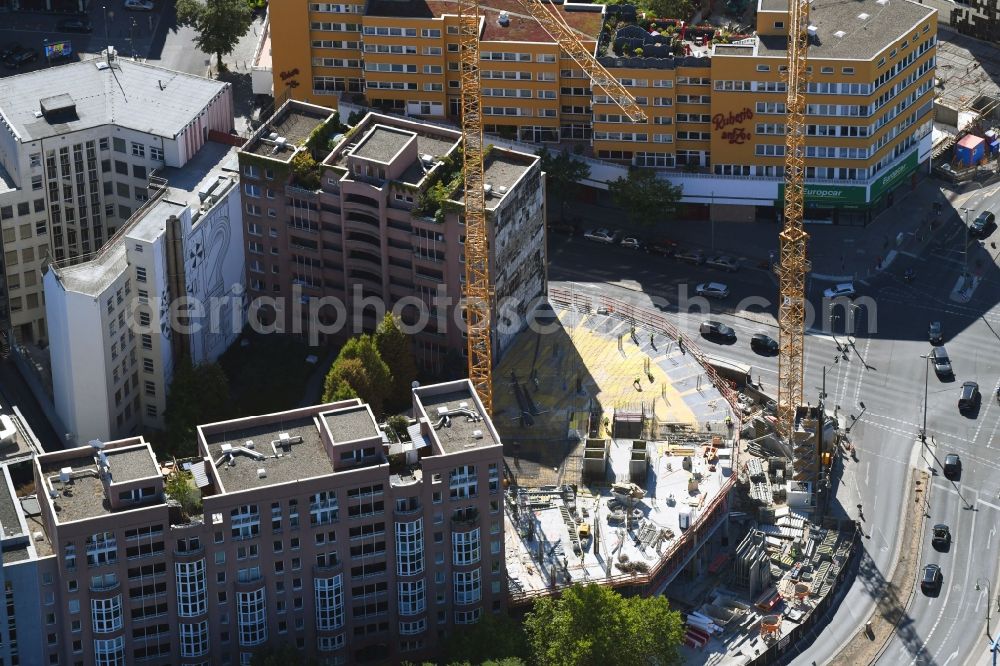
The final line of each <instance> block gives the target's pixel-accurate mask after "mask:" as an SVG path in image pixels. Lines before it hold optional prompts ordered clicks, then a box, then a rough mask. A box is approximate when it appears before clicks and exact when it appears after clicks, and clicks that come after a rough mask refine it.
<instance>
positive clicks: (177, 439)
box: [163, 358, 232, 456]
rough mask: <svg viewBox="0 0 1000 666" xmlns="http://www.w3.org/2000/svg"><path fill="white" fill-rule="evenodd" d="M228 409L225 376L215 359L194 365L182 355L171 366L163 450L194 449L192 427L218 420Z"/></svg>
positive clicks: (190, 451)
mask: <svg viewBox="0 0 1000 666" xmlns="http://www.w3.org/2000/svg"><path fill="white" fill-rule="evenodd" d="M231 413H232V403H231V402H230V399H229V380H228V379H227V378H226V373H225V372H223V370H222V367H221V366H220V365H219V364H217V363H205V364H203V365H199V366H197V367H194V366H192V365H191V363H190V361H188V360H187V359H186V358H185V359H182V360H181V361H180V363H178V364H177V366H176V367H175V368H174V377H173V380H172V381H171V383H170V393H169V395H168V396H167V411H166V414H164V425H165V426H166V446H167V450H166V451H164V452H163V453H165V454H168V455H176V456H186V455H194V454H196V453H197V452H198V448H197V433H196V431H195V428H197V427H198V426H199V425H201V424H203V423H212V422H213V421H222V420H224V419H226V418H228V417H229V416H230V415H231Z"/></svg>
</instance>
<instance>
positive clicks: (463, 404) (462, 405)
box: [458, 402, 469, 409]
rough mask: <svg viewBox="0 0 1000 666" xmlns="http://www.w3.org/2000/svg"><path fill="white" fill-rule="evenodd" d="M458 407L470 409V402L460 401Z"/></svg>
mask: <svg viewBox="0 0 1000 666" xmlns="http://www.w3.org/2000/svg"><path fill="white" fill-rule="evenodd" d="M458 408H459V409H468V408H469V403H467V402H460V403H458Z"/></svg>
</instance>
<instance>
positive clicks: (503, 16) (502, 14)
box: [497, 12, 510, 27]
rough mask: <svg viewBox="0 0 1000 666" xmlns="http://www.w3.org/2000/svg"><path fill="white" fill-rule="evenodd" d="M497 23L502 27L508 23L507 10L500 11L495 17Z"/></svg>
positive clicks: (508, 15)
mask: <svg viewBox="0 0 1000 666" xmlns="http://www.w3.org/2000/svg"><path fill="white" fill-rule="evenodd" d="M497 23H499V24H500V25H502V26H504V27H507V26H508V25H510V14H508V13H507V12H500V16H498V17H497Z"/></svg>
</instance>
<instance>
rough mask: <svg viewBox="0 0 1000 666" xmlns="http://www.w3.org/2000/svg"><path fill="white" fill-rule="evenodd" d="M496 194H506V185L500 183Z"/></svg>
mask: <svg viewBox="0 0 1000 666" xmlns="http://www.w3.org/2000/svg"><path fill="white" fill-rule="evenodd" d="M497 194H499V195H500V196H503V195H505V194H507V186H506V185H501V186H500V187H498V188H497Z"/></svg>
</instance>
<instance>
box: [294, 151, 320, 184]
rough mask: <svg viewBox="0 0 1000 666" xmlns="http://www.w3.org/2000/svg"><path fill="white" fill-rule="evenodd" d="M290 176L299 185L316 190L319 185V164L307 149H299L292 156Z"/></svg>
mask: <svg viewBox="0 0 1000 666" xmlns="http://www.w3.org/2000/svg"><path fill="white" fill-rule="evenodd" d="M292 177H293V178H294V179H295V182H296V184H298V185H299V187H304V188H305V189H307V190H318V189H319V186H320V180H321V179H322V177H321V176H320V166H319V163H317V162H316V159H315V158H314V157H313V156H312V154H311V153H310V152H309V151H308V150H300V151H299V152H297V153H296V154H295V156H294V157H293V158H292Z"/></svg>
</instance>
